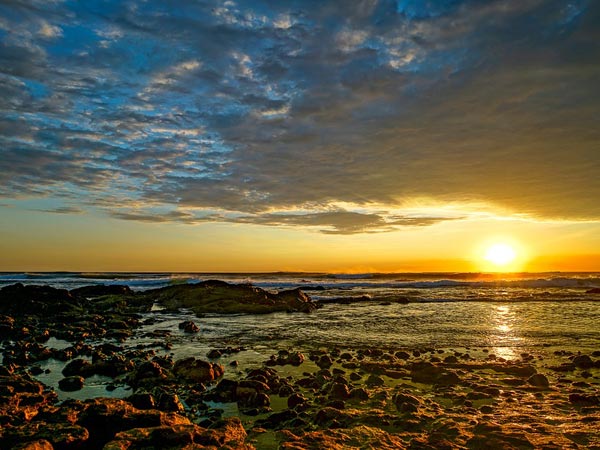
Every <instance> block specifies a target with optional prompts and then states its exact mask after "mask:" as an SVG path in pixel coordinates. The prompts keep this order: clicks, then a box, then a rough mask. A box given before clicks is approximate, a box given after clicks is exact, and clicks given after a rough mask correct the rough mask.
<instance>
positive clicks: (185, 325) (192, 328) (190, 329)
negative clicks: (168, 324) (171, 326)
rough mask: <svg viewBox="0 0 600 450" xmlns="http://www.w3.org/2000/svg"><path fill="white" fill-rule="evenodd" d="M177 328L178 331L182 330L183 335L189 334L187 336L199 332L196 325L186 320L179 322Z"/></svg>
mask: <svg viewBox="0 0 600 450" xmlns="http://www.w3.org/2000/svg"><path fill="white" fill-rule="evenodd" d="M178 328H179V329H180V330H183V331H184V333H189V334H194V333H198V332H199V331H200V328H199V327H198V325H196V324H195V323H194V322H192V321H191V320H186V321H184V322H181V323H180V324H179V326H178Z"/></svg>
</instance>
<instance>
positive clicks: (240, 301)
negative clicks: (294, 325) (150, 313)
mask: <svg viewBox="0 0 600 450" xmlns="http://www.w3.org/2000/svg"><path fill="white" fill-rule="evenodd" d="M139 297H140V299H144V302H145V303H147V302H148V301H150V300H151V301H153V302H157V303H160V304H161V305H163V306H164V307H166V308H167V309H179V308H189V309H191V310H192V311H194V313H196V314H203V313H219V314H240V313H242V314H266V313H271V312H276V311H289V312H295V311H302V312H310V311H313V310H314V309H316V308H317V305H316V304H315V303H314V302H313V301H312V300H311V299H310V298H309V297H308V296H307V295H306V294H304V293H303V292H302V291H300V290H299V289H293V290H288V291H282V292H279V293H277V294H272V293H270V292H267V291H265V290H264V289H261V288H258V287H256V286H251V285H248V284H229V283H226V282H224V281H212V280H211V281H205V282H202V283H198V284H185V285H175V286H167V287H164V288H159V289H153V290H150V291H146V292H143V293H140V294H139Z"/></svg>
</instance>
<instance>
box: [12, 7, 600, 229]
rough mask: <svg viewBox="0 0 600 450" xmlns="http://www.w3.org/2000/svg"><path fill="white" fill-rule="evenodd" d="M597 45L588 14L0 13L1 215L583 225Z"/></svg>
mask: <svg viewBox="0 0 600 450" xmlns="http://www.w3.org/2000/svg"><path fill="white" fill-rule="evenodd" d="M599 23H600V6H598V4H597V3H595V2H591V1H585V0H577V1H571V2H569V3H568V4H565V2H563V1H559V0H521V1H516V0H514V1H513V0H511V1H499V0H498V1H479V0H463V1H460V0H448V1H440V2H418V1H412V0H398V1H388V0H380V1H364V2H358V3H356V5H354V7H353V8H348V7H347V5H346V4H345V3H344V2H336V1H327V2H317V3H313V4H311V5H310V7H309V6H307V4H306V3H305V2H275V3H271V4H268V5H265V4H263V3H259V2H253V1H240V2H235V3H233V2H225V3H219V4H217V3H214V4H213V3H212V2H194V3H190V2H184V1H175V2H171V3H170V4H169V5H166V4H164V3H163V2H158V1H154V0H151V1H148V2H142V3H139V2H136V3H127V2H116V1H107V2H104V3H102V4H101V5H100V4H97V5H96V4H90V5H88V6H86V7H84V6H83V5H81V4H79V3H67V2H58V1H57V2H16V1H13V2H4V3H3V4H2V5H0V36H1V37H2V43H1V44H0V144H1V147H0V148H1V149H0V195H2V196H3V197H4V198H7V199H15V198H23V197H41V196H53V197H56V198H58V199H66V200H67V201H68V202H69V204H71V203H72V204H73V205H74V206H73V207H74V208H86V209H87V208H93V207H97V208H100V209H107V208H108V207H109V206H110V205H112V204H114V202H115V201H117V199H118V201H119V202H120V204H121V205H122V206H123V208H124V209H123V210H122V211H120V212H115V213H114V214H113V216H114V217H118V218H120V219H123V220H141V221H147V222H185V223H202V222H206V221H229V222H236V221H237V222H238V223H256V224H261V225H267V226H297V227H312V228H314V229H317V230H321V231H323V232H326V233H360V232H367V231H386V230H391V229H396V228H397V227H402V226H417V225H428V224H432V223H437V221H438V219H440V220H441V219H443V218H437V217H433V218H428V217H412V216H410V215H408V216H403V215H400V216H399V217H397V218H394V217H393V216H394V213H393V212H392V211H394V210H397V209H398V208H401V207H402V206H403V205H405V204H407V203H410V202H411V201H412V200H413V199H415V198H421V199H423V198H425V199H430V200H431V202H433V203H435V202H437V203H439V202H461V201H462V202H465V203H473V202H477V203H479V204H487V205H492V206H494V207H496V208H499V209H502V210H504V211H512V212H513V213H514V214H527V215H531V216H536V217H543V218H557V217H560V218H570V219H582V220H583V219H585V220H589V219H594V220H598V219H600V204H599V203H598V201H597V199H598V198H600V178H599V177H598V176H597V174H598V172H599V169H600V159H599V158H598V155H597V143H598V142H600V131H598V127H597V123H596V122H597V117H598V116H599V115H600V91H599V90H598V88H597V86H598V80H599V79H600V64H599V63H598V61H600V50H599V48H598V46H597V45H596V42H598V40H600V32H599V31H598V30H599V27H598V24H599ZM340 202H345V203H348V204H352V205H354V206H355V208H354V209H352V210H350V209H348V210H340V209H337V208H335V207H334V206H333V205H335V204H338V203H340ZM373 204H377V205H383V207H380V206H378V207H377V208H373V209H369V208H370V206H369V205H373ZM153 208H154V209H153ZM361 208H362V209H361ZM290 210H292V211H303V212H302V213H298V212H297V213H294V214H289V213H280V212H279V211H290ZM165 211H167V212H165ZM168 211H172V212H170V213H168ZM188 211H189V212H188ZM273 211H275V212H273ZM382 211H383V212H382Z"/></svg>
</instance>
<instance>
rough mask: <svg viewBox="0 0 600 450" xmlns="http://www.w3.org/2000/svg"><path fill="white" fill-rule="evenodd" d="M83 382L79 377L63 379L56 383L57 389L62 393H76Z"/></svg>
mask: <svg viewBox="0 0 600 450" xmlns="http://www.w3.org/2000/svg"><path fill="white" fill-rule="evenodd" d="M83 382H84V379H83V377H80V376H72V377H65V378H63V379H62V380H60V381H59V382H58V388H59V389H60V390H61V391H64V392H73V391H78V390H80V389H81V388H82V387H83Z"/></svg>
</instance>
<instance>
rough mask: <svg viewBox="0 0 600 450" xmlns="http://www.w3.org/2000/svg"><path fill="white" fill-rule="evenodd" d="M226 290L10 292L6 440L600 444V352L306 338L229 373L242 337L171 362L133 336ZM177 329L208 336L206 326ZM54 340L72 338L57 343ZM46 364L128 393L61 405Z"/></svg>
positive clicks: (5, 332) (116, 445)
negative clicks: (507, 354)
mask: <svg viewBox="0 0 600 450" xmlns="http://www.w3.org/2000/svg"><path fill="white" fill-rule="evenodd" d="M228 286H230V285H227V284H226V283H221V282H207V283H205V284H203V285H197V286H194V287H193V288H188V287H183V288H182V287H181V286H172V287H169V288H164V289H158V290H154V291H150V292H146V293H143V294H136V293H133V292H131V291H129V290H128V289H127V288H125V287H122V286H107V287H98V286H94V287H90V288H89V289H87V288H82V289H80V290H74V291H70V292H69V291H65V290H60V289H53V288H49V287H33V286H22V285H13V286H9V287H7V288H4V289H2V290H0V340H1V342H2V354H3V364H2V366H0V448H21V449H31V450H33V449H52V448H56V449H80V448H90V449H106V450H112V449H141V448H164V449H176V448H187V449H193V448H229V449H252V448H258V449H262V448H283V449H324V448H332V449H335V448H339V449H343V448H382V449H398V448H400V449H402V448H411V449H439V448H446V449H454V448H456V449H459V448H460V449H462V448H470V449H479V448H507V449H511V448H513V449H530V448H531V449H533V448H545V449H559V448H600V351H596V352H590V353H589V354H583V353H577V352H569V351H563V350H561V351H557V352H555V354H554V355H552V357H551V358H546V359H547V360H546V359H544V358H542V357H541V356H540V355H534V354H529V353H523V354H521V355H520V356H519V357H518V358H516V359H515V360H510V361H508V360H505V359H503V358H501V357H498V356H495V355H493V354H491V353H490V352H489V351H487V350H486V349H466V350H465V349H462V350H456V349H455V350H451V349H434V348H421V349H405V348H385V349H380V348H361V349H352V348H347V349H343V348H341V349H336V348H329V349H326V348H323V349H321V348H310V345H309V344H308V343H307V345H306V347H305V349H303V350H302V351H299V350H297V349H280V350H279V351H278V352H276V353H275V354H274V355H272V356H271V357H270V358H268V359H266V360H265V361H264V364H262V366H261V367H259V368H252V369H245V368H244V367H238V368H236V369H235V370H230V369H228V368H227V366H226V365H225V364H223V363H222V361H224V360H223V358H224V357H226V356H227V357H229V356H232V355H235V354H236V353H239V352H243V351H244V349H243V348H237V347H227V346H223V347H222V348H215V349H213V350H211V351H210V352H209V353H208V354H207V355H196V356H194V357H189V358H183V359H177V360H174V359H173V358H172V357H171V356H169V355H168V354H166V355H165V354H161V353H159V352H157V351H156V348H147V347H143V346H142V347H140V348H134V349H131V348H127V347H125V346H124V345H122V343H123V341H124V340H125V339H127V338H128V337H129V336H131V335H132V334H133V333H134V332H135V331H136V329H138V328H139V326H140V325H141V324H142V322H143V320H144V318H143V316H141V315H140V312H144V311H148V310H149V309H150V308H151V306H152V305H153V304H154V303H157V302H158V303H161V304H163V305H164V306H165V307H167V308H177V307H186V308H194V310H195V311H196V312H197V313H201V312H207V311H213V312H214V311H216V310H217V309H218V308H217V307H216V306H215V305H216V304H218V303H219V301H221V300H223V298H224V296H226V291H227V290H228V289H229V287H228ZM218 299H221V300H218ZM223 301H225V300H223ZM234 302H237V305H238V307H239V308H240V309H241V310H242V311H243V312H250V310H251V309H252V308H256V310H254V312H261V313H262V312H266V310H265V308H266V307H267V306H268V307H270V308H275V309H274V310H277V311H282V310H283V311H310V310H312V309H313V306H311V304H312V302H311V301H310V299H309V298H308V297H306V296H304V294H302V293H300V292H297V291H288V292H285V293H284V294H283V295H279V296H278V295H275V294H269V295H265V294H264V291H261V290H257V289H256V288H251V287H247V286H244V287H242V288H240V287H233V288H232V289H231V297H228V300H226V301H225V303H226V306H222V307H221V308H222V310H221V311H220V312H223V313H230V312H233V308H234V306H233V305H234ZM202 308H204V309H202ZM180 329H181V330H182V331H183V332H186V333H188V334H189V336H190V337H191V336H195V335H196V334H201V333H202V329H201V328H200V327H198V326H197V325H196V324H195V323H194V322H193V321H186V322H182V323H181V325H180ZM156 333H157V334H156V338H157V345H159V346H160V345H162V346H163V348H162V349H161V350H165V349H168V342H166V341H164V340H161V338H162V337H164V335H163V334H161V332H160V331H157V332H156ZM51 337H53V338H59V339H63V340H66V341H68V342H69V343H70V345H69V346H68V347H66V348H62V349H55V348H51V347H48V346H47V345H46V344H47V343H48V340H49V339H50V338H51ZM163 353H164V352H163ZM48 359H55V360H59V361H64V363H65V364H64V367H63V368H62V373H61V376H62V379H61V380H60V382H59V388H60V389H61V390H64V391H73V390H77V389H80V388H81V387H82V386H85V384H86V383H87V380H88V379H90V377H93V376H96V375H101V376H106V377H109V379H110V380H112V382H111V383H109V384H108V385H107V389H109V390H110V389H114V388H115V387H116V386H126V387H128V388H130V390H131V392H130V395H129V396H128V397H126V398H124V399H115V398H95V399H89V400H85V401H79V400H66V401H62V402H61V401H59V400H58V396H57V394H56V392H54V391H53V390H52V389H50V388H48V387H47V386H45V385H43V384H42V383H40V382H39V381H38V380H37V379H36V378H35V376H36V374H39V373H40V371H43V369H42V368H41V366H40V365H39V363H41V362H43V361H45V360H48ZM225 405H229V410H231V408H232V407H233V410H234V411H236V414H235V417H226V416H227V414H225V413H224V407H225Z"/></svg>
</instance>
